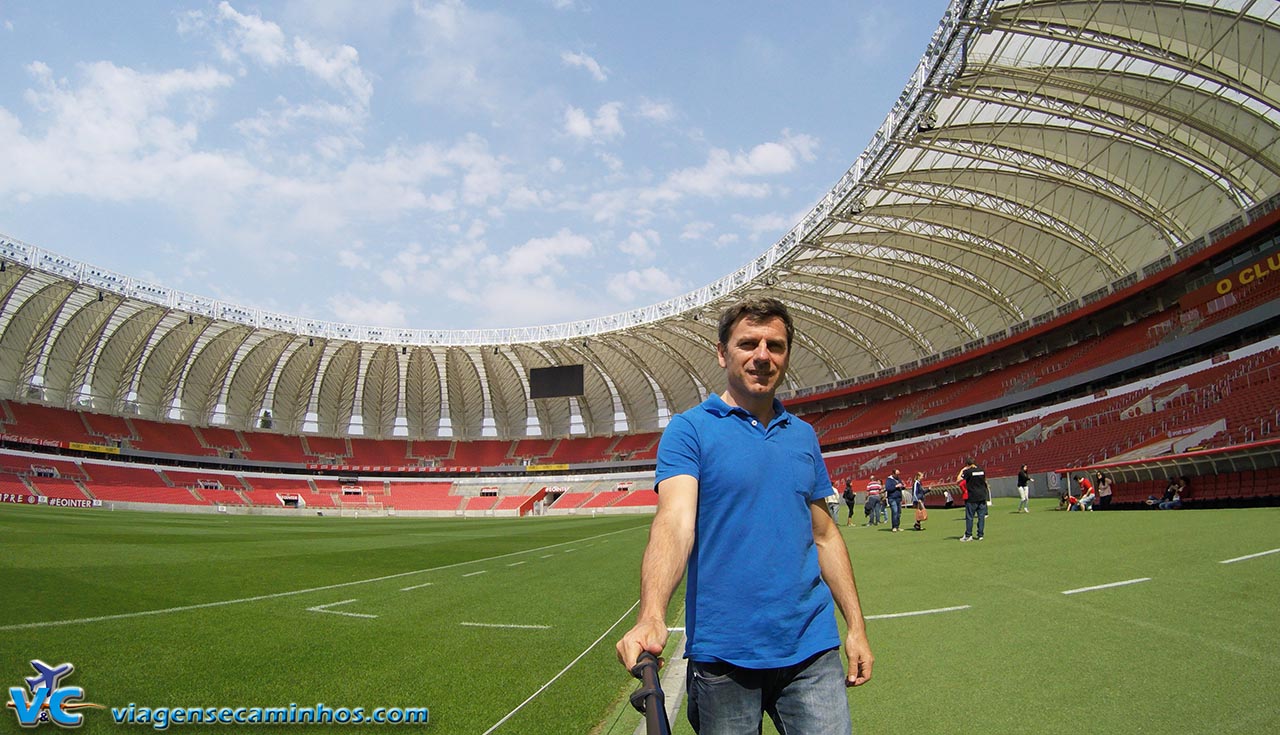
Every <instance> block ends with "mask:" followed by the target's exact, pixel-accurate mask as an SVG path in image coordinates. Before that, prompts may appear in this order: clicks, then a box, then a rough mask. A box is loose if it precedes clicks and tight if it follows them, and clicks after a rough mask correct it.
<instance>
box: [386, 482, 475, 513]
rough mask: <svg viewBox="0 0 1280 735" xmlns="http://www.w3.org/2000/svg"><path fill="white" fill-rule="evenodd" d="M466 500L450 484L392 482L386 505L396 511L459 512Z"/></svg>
mask: <svg viewBox="0 0 1280 735" xmlns="http://www.w3.org/2000/svg"><path fill="white" fill-rule="evenodd" d="M465 500H466V498H465V497H463V496H460V495H454V494H453V483H449V482H421V483H418V482H392V483H391V486H390V489H389V492H388V493H387V500H386V503H387V505H388V507H392V508H395V509H396V510H434V511H458V510H462V508H463V502H464V501H465Z"/></svg>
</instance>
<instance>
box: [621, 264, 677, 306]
mask: <svg viewBox="0 0 1280 735" xmlns="http://www.w3.org/2000/svg"><path fill="white" fill-rule="evenodd" d="M606 288H607V289H608V291H609V295H611V296H613V297H614V298H615V299H617V300H619V301H623V302H629V303H635V302H637V301H647V300H651V299H662V298H665V297H668V296H672V295H674V294H676V293H679V292H681V291H683V290H685V289H684V287H683V286H682V285H681V283H680V282H679V281H678V280H676V279H674V278H672V277H671V276H669V275H667V274H666V273H664V272H663V271H662V270H660V269H658V268H645V269H644V270H631V271H627V272H626V273H619V274H617V275H615V276H613V277H612V278H610V279H609V283H608V285H607V287H606Z"/></svg>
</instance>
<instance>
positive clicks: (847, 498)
mask: <svg viewBox="0 0 1280 735" xmlns="http://www.w3.org/2000/svg"><path fill="white" fill-rule="evenodd" d="M842 497H843V498H844V504H845V506H846V507H847V508H848V509H849V517H848V518H846V519H845V521H844V525H846V526H852V525H853V510H854V508H855V507H856V506H857V504H858V494H857V493H855V492H854V491H853V480H850V479H849V478H847V477H846V478H845V480H844V495H843V496H842Z"/></svg>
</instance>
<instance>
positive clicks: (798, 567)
mask: <svg viewBox="0 0 1280 735" xmlns="http://www.w3.org/2000/svg"><path fill="white" fill-rule="evenodd" d="M793 331H794V327H793V325H792V321H791V315H790V313H789V312H788V310H787V308H786V306H785V305H784V304H783V303H782V302H780V301H778V300H777V299H772V298H753V299H749V300H747V301H742V302H739V303H737V304H734V305H733V306H731V307H729V308H728V309H727V310H726V311H725V312H724V313H723V314H722V315H721V317H720V323H719V329H718V332H717V336H718V342H717V345H716V354H717V358H718V361H719V364H720V367H721V368H723V369H724V371H725V378H726V383H727V387H726V390H725V391H724V392H723V393H721V394H719V395H715V394H713V395H711V396H710V397H709V398H707V400H705V401H703V402H702V403H701V404H700V405H698V406H695V407H694V408H692V409H689V410H688V411H685V412H683V413H681V414H678V415H677V416H675V417H673V418H672V419H671V422H670V423H669V424H668V426H667V428H666V430H665V431H664V432H663V435H662V440H661V441H660V442H659V445H658V462H657V472H656V489H657V491H658V510H657V513H656V514H655V515H654V518H653V521H652V524H651V526H650V529H649V542H648V544H647V545H646V547H645V551H644V560H643V562H642V564H641V571H640V603H639V611H638V613H637V617H636V623H635V625H634V626H633V627H632V628H631V630H629V631H627V633H626V634H624V635H623V636H622V638H621V640H619V641H618V643H617V646H616V650H617V654H618V661H619V662H620V663H621V664H622V665H623V667H624V668H626V669H627V670H628V671H630V670H631V668H632V667H634V666H635V664H636V659H637V658H639V656H640V654H641V652H643V651H648V652H649V653H652V654H654V655H661V653H662V651H663V648H664V647H665V646H666V643H667V638H668V631H667V607H668V606H669V603H670V601H671V596H672V594H673V593H674V592H675V589H676V587H677V586H678V585H679V584H680V580H681V578H682V577H685V576H686V570H687V580H686V584H685V608H686V611H687V612H686V617H685V624H686V635H687V639H688V640H687V645H686V651H685V655H686V656H687V658H688V659H689V666H688V669H687V677H686V686H685V689H686V692H687V699H686V702H687V703H688V704H687V712H688V717H689V722H690V724H691V725H692V726H693V730H694V732H697V733H704V732H705V733H715V734H716V735H720V734H721V733H756V732H759V731H760V723H761V720H762V718H763V715H764V714H768V715H769V717H770V718H771V719H772V720H773V722H774V724H775V725H776V726H777V728H778V730H779V731H780V732H794V733H805V734H806V735H849V732H850V730H851V729H852V724H851V721H850V716H849V707H848V696H847V694H846V693H845V687H847V686H858V685H861V684H863V683H865V682H866V681H868V680H869V679H870V678H871V668H872V663H873V657H872V655H871V646H870V644H869V643H868V642H867V634H866V623H865V622H864V619H863V615H862V607H861V604H860V603H859V601H858V590H857V586H856V584H855V582H854V577H853V568H852V566H851V565H850V563H849V550H848V548H847V547H846V546H845V543H844V538H843V536H842V535H841V533H840V531H839V529H838V528H837V527H836V525H835V523H833V522H832V521H831V516H830V515H829V514H828V512H827V508H826V497H827V495H828V494H829V493H830V492H831V479H830V477H829V476H828V474H827V468H826V465H825V464H824V463H823V460H822V453H821V450H820V449H819V446H818V438H817V434H816V433H815V432H814V430H813V427H811V426H810V425H809V424H807V423H805V422H804V421H803V420H801V419H800V418H798V417H797V416H795V415H793V414H792V413H790V412H789V411H787V410H786V408H785V407H784V406H783V405H782V402H781V401H779V400H777V398H776V397H775V393H776V392H777V389H778V386H779V385H781V383H782V381H783V379H784V376H785V375H786V371H787V366H788V364H789V362H790V357H791V346H792V342H793ZM837 608H839V610H840V613H841V615H842V616H843V617H844V619H845V623H846V625H847V630H848V632H847V635H846V636H845V638H844V640H843V643H844V648H845V655H846V657H847V659H848V672H847V674H846V672H845V667H844V665H843V664H842V662H841V658H840V646H841V638H840V635H839V629H838V627H837V625H836V609H837Z"/></svg>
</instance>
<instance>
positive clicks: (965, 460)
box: [964, 457, 977, 465]
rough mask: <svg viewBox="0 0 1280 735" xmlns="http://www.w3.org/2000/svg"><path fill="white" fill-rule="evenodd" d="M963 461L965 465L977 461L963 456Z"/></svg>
mask: <svg viewBox="0 0 1280 735" xmlns="http://www.w3.org/2000/svg"><path fill="white" fill-rule="evenodd" d="M964 463H965V465H971V464H977V462H974V461H973V457H965V458H964Z"/></svg>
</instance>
